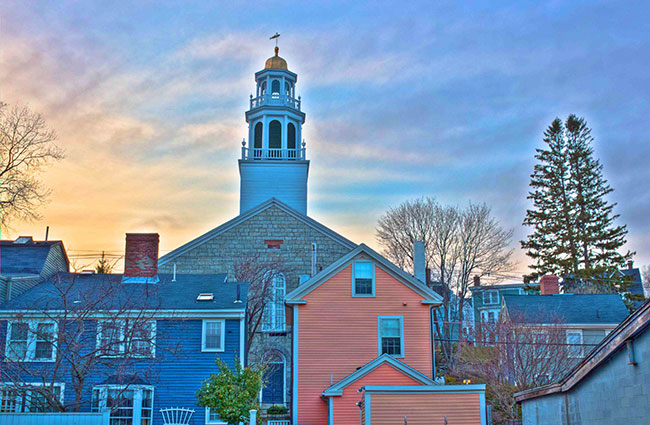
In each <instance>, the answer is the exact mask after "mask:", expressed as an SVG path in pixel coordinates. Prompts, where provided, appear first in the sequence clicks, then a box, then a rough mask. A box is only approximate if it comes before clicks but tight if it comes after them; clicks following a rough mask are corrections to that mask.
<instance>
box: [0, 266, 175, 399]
mask: <svg viewBox="0 0 650 425" xmlns="http://www.w3.org/2000/svg"><path fill="white" fill-rule="evenodd" d="M83 280H84V277H83V276H81V277H79V276H76V275H70V274H65V275H63V276H62V277H57V278H55V279H54V280H53V281H52V283H51V284H42V285H43V288H44V289H43V290H42V292H41V293H40V296H39V297H37V298H36V299H33V300H30V304H31V305H30V306H29V307H13V308H12V307H11V304H9V305H8V306H7V307H5V310H7V309H9V311H14V313H13V314H12V315H11V318H10V321H9V327H8V330H7V332H8V333H9V337H8V338H7V339H6V344H7V346H6V347H1V349H0V353H1V354H0V362H1V365H2V367H1V368H0V381H2V382H4V383H5V384H3V388H4V389H5V390H8V391H9V392H10V393H13V394H14V395H15V396H17V397H28V398H29V404H30V405H31V406H30V409H31V410H41V411H79V409H80V407H81V400H82V396H83V395H84V394H85V393H87V388H86V386H87V385H88V382H89V381H88V378H89V377H91V376H92V377H94V378H97V377H98V376H99V377H101V376H102V375H105V377H106V378H107V379H108V378H109V377H110V378H111V379H113V380H118V381H120V383H122V384H124V390H126V389H127V388H128V386H129V385H130V383H131V382H133V381H136V380H138V379H148V380H152V379H155V374H156V373H157V369H156V366H155V364H156V362H153V361H147V359H151V358H153V356H154V355H155V356H156V358H158V357H161V356H165V355H176V354H177V352H178V345H177V343H176V342H174V341H171V339H169V340H165V334H164V333H161V332H160V331H159V330H157V329H156V323H157V322H156V319H157V317H158V312H159V308H158V305H159V297H157V296H156V288H154V287H147V286H146V285H144V284H143V285H142V287H141V288H138V291H139V292H138V293H137V294H134V293H132V291H131V292H130V293H128V294H127V293H125V291H123V290H122V289H123V285H122V283H121V279H120V276H116V275H112V276H110V275H103V276H102V277H101V278H99V277H95V278H94V279H93V280H92V282H91V284H88V282H86V283H85V284H84V282H83ZM140 292H141V293H140ZM163 340H165V341H164V343H161V342H163ZM3 343H4V341H2V342H0V346H1V345H3ZM25 360H32V361H25ZM34 360H37V361H34ZM38 360H41V361H38ZM43 360H47V361H46V362H44V361H43ZM66 375H67V377H68V379H64V378H65V377H66ZM60 382H69V383H70V384H69V385H71V386H72V388H73V390H74V393H75V400H74V401H73V402H71V403H70V402H67V403H66V405H63V404H62V403H61V401H60V397H59V394H58V391H59V389H58V388H57V383H60ZM93 382H94V381H93Z"/></svg>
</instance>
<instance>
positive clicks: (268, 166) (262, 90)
mask: <svg viewBox="0 0 650 425" xmlns="http://www.w3.org/2000/svg"><path fill="white" fill-rule="evenodd" d="M297 81H298V76H297V75H296V74H295V73H293V72H291V71H289V67H288V65H287V61H286V60H284V59H283V58H281V57H280V56H279V48H278V47H277V46H276V47H275V55H274V56H271V57H270V58H269V59H267V60H266V63H265V65H264V69H262V70H261V71H258V72H256V73H255V82H256V91H255V96H253V95H252V94H251V95H250V109H249V110H248V111H246V122H247V123H248V141H249V142H248V146H247V145H246V141H244V142H242V156H241V159H240V160H239V175H240V179H241V180H240V202H239V207H240V208H239V209H240V213H243V212H245V211H248V210H249V209H251V208H254V207H255V206H257V205H259V204H260V203H262V202H264V201H266V200H268V199H269V198H272V197H275V198H278V199H280V200H281V201H283V202H285V203H286V204H288V205H289V206H291V207H293V208H295V209H296V210H298V211H300V212H302V213H303V214H307V178H308V174H309V161H308V160H307V158H306V152H305V144H304V142H303V143H301V140H302V125H303V123H304V122H305V114H304V112H302V111H301V99H300V96H298V97H296V82H297Z"/></svg>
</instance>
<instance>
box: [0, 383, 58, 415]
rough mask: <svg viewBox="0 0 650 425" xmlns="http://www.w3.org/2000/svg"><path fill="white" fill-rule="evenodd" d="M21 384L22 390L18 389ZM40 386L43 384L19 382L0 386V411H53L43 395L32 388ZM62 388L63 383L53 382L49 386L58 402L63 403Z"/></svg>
mask: <svg viewBox="0 0 650 425" xmlns="http://www.w3.org/2000/svg"><path fill="white" fill-rule="evenodd" d="M0 385H1V384H0ZM21 385H24V386H25V389H24V390H21V389H20V386H21ZM41 386H43V384H42V383H24V384H20V383H19V384H12V386H11V387H6V386H5V387H2V386H0V413H30V412H31V413H36V412H53V411H54V410H53V409H51V408H50V407H49V406H48V405H47V402H46V401H45V396H43V395H42V394H41V393H40V392H38V391H35V390H34V389H33V387H41ZM30 387H32V388H30ZM64 388H65V384H63V383H55V384H54V385H53V387H52V388H51V389H52V391H53V392H54V396H55V397H56V398H57V399H58V400H59V402H60V403H63V390H64Z"/></svg>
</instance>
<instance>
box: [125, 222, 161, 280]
mask: <svg viewBox="0 0 650 425" xmlns="http://www.w3.org/2000/svg"><path fill="white" fill-rule="evenodd" d="M159 241H160V237H159V236H158V233H127V234H126V249H125V254H124V276H126V277H154V276H156V275H157V274H158V243H159Z"/></svg>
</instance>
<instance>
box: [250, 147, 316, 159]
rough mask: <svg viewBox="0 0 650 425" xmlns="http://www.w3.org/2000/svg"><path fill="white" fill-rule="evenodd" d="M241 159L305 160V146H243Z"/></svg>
mask: <svg viewBox="0 0 650 425" xmlns="http://www.w3.org/2000/svg"><path fill="white" fill-rule="evenodd" d="M241 159H243V160H247V161H254V160H259V159H278V160H280V159H285V160H305V159H306V154H305V148H297V149H260V148H247V147H245V146H244V147H242V148H241Z"/></svg>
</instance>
